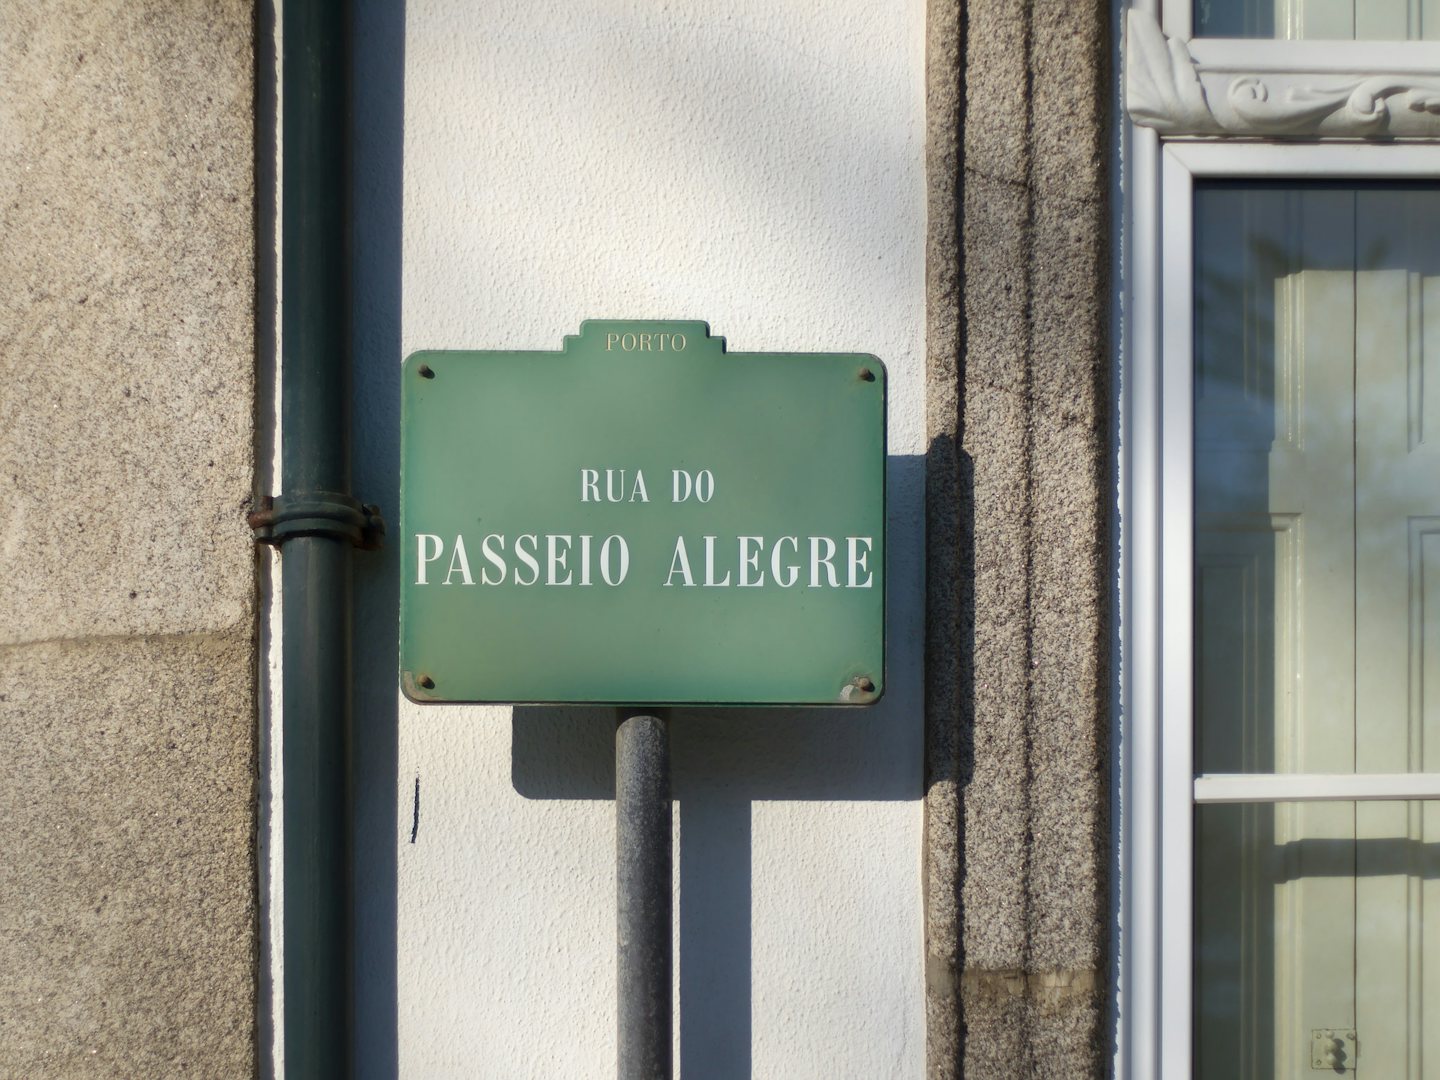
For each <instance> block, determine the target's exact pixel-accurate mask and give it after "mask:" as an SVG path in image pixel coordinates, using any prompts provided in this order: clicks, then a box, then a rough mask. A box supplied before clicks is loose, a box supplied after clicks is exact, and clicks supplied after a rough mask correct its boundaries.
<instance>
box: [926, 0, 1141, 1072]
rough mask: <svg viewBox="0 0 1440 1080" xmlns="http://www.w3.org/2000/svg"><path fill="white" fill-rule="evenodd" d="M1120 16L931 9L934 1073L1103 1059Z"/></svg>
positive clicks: (1006, 8) (1075, 1065) (1057, 0)
mask: <svg viewBox="0 0 1440 1080" xmlns="http://www.w3.org/2000/svg"><path fill="white" fill-rule="evenodd" d="M962 10H963V18H961V17H960V15H961V12H962ZM1108 18H1109V5H1108V4H1107V3H1103V2H1097V0H1084V2H1080V3H1076V2H1073V0H1035V2H1033V3H1027V4H1014V3H1009V2H1002V0H970V2H968V3H965V4H964V5H963V9H962V8H961V5H959V4H958V3H936V4H933V5H932V28H931V35H932V36H931V52H930V60H931V66H930V83H929V86H930V104H931V121H932V123H931V129H930V156H931V162H932V187H931V236H930V249H929V273H930V301H931V310H930V318H931V322H930V326H931V339H930V350H931V353H930V379H931V388H930V395H929V425H930V435H931V438H932V444H931V459H932V468H931V483H930V489H929V500H928V505H929V514H930V522H931V530H930V546H929V563H930V574H931V576H930V596H931V610H930V616H929V624H930V642H929V651H928V654H927V655H928V656H929V658H930V660H931V663H930V668H929V674H928V683H927V691H928V694H929V738H928V742H927V748H928V751H929V754H928V759H927V781H928V793H927V811H928V819H927V825H928V844H927V871H928V886H929V888H928V894H927V914H928V922H927V931H928V935H927V946H928V948H927V952H928V958H929V964H928V973H929V980H928V992H929V994H928V1004H929V1015H930V1025H931V1026H930V1031H931V1039H932V1055H931V1062H930V1073H931V1075H932V1076H933V1077H936V1078H942V1077H943V1078H948V1077H955V1076H959V1075H962V1074H963V1075H965V1076H985V1077H989V1076H1054V1077H1074V1076H1086V1075H1100V1074H1101V1073H1102V1072H1103V1069H1104V1066H1103V1062H1104V1061H1105V1060H1108V1057H1109V1051H1108V1049H1107V1045H1108V1041H1109V1036H1108V1034H1107V1028H1106V1020H1105V1017H1106V1005H1105V1003H1106V1000H1107V996H1106V995H1107V989H1108V970H1109V969H1108V956H1107V947H1106V943H1107V941H1108V934H1109V928H1110V923H1109V914H1108V896H1109V892H1108V882H1107V876H1106V872H1105V868H1106V866H1107V865H1108V858H1109V857H1108V853H1107V852H1108V841H1107V837H1108V835H1109V824H1108V821H1107V815H1106V808H1107V806H1108V803H1109V797H1108V787H1107V783H1108V781H1107V774H1106V762H1107V760H1108V745H1109V744H1108V728H1107V722H1106V719H1105V718H1106V717H1107V716H1108V706H1107V702H1108V700H1109V676H1108V672H1107V663H1106V658H1107V656H1108V652H1109V629H1108V627H1109V598H1108V593H1107V582H1108V581H1109V580H1110V576H1109V574H1108V573H1107V566H1108V552H1109V550H1110V544H1109V540H1108V529H1109V526H1108V507H1109V505H1110V504H1111V501H1112V500H1111V492H1113V490H1114V487H1113V484H1114V480H1113V475H1112V474H1111V471H1110V466H1109V462H1110V461H1111V460H1112V456H1111V453H1110V449H1109V446H1110V444H1109V432H1110V430H1111V424H1112V420H1111V417H1110V412H1109V409H1108V404H1109V402H1110V400H1111V396H1110V390H1109V386H1108V379H1107V372H1108V370H1109V364H1110V361H1109V352H1110V351H1109V345H1108V340H1109V339H1108V330H1107V312H1108V306H1109V299H1108V298H1109V293H1108V287H1107V268H1108V265H1109V254H1108V242H1109V216H1108V205H1107V196H1108V190H1109V188H1108V179H1107V170H1106V160H1107V147H1108V145H1109V143H1108V136H1107V132H1108V123H1109V121H1108V114H1107V103H1108V102H1109V101H1110V99H1111V94H1110V89H1109V78H1108V56H1109V49H1110V44H1109V37H1108ZM962 28H963V29H962ZM957 122H958V123H957ZM947 163H948V165H947ZM942 167H943V168H942ZM957 174H958V178H959V179H958V181H956V180H952V179H942V178H941V177H942V176H944V177H955V176H957ZM950 657H954V658H955V659H953V660H950V659H948V658H950ZM957 998H958V1004H959V1010H958V1012H956V1010H955V1008H954V1005H955V1003H956V1001H957Z"/></svg>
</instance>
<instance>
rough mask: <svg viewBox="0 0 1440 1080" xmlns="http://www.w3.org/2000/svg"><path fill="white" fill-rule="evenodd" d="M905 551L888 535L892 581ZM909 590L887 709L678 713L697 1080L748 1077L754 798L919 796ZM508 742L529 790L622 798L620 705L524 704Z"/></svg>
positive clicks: (676, 793)
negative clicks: (618, 782)
mask: <svg viewBox="0 0 1440 1080" xmlns="http://www.w3.org/2000/svg"><path fill="white" fill-rule="evenodd" d="M923 475H924V459H923V458H921V457H917V456H892V457H891V458H890V459H889V463H888V468H887V478H886V483H887V486H888V488H889V490H890V491H892V492H893V491H901V492H905V493H907V496H910V497H913V495H914V494H915V493H917V492H918V491H919V490H920V485H921V484H923V482H924V481H923ZM890 528H891V530H892V533H893V532H894V529H895V523H894V518H893V516H892V518H891V521H890ZM896 548H897V545H896V544H895V543H894V542H893V541H890V542H887V544H886V550H887V553H888V554H889V555H890V557H891V564H890V565H888V566H887V569H886V576H887V581H888V580H893V579H892V577H891V571H892V569H893V565H894V563H893V560H894V557H895V555H896V554H897V550H896ZM903 557H905V558H908V557H909V555H908V553H907V554H906V555H905V556H903ZM900 592H901V590H899V589H895V588H891V589H890V590H888V594H887V597H886V608H887V610H886V625H887V628H888V629H887V633H888V634H889V641H888V642H887V649H886V692H885V696H884V698H883V699H882V700H881V701H880V702H879V703H878V704H877V705H875V706H873V707H870V708H855V709H840V708H835V709H831V708H803V709H785V708H711V709H704V708H692V709H675V710H672V711H671V713H670V756H671V790H672V793H673V797H674V799H675V802H676V807H677V812H678V817H679V822H680V836H679V843H678V850H677V852H676V862H677V863H678V865H679V871H680V874H679V876H680V897H679V905H678V911H677V919H678V922H679V952H678V954H677V956H676V957H675V961H676V968H677V970H678V977H679V989H680V1009H679V1011H680V1060H679V1066H680V1072H681V1075H683V1076H685V1077H686V1078H687V1080H745V1078H748V1077H750V1076H751V1053H750V1051H751V1042H752V1028H751V1007H752V999H751V970H752V948H751V938H752V934H753V927H752V925H751V908H752V902H751V901H752V895H751V892H752V890H751V855H752V850H751V825H750V822H751V811H752V807H753V805H754V804H755V803H756V802H762V801H763V802H771V801H787V800H798V801H851V800H853V801H866V802H876V801H889V800H901V799H918V798H920V795H921V785H920V774H919V771H918V767H917V766H918V762H919V752H918V748H919V745H920V741H921V730H920V728H921V719H920V718H921V707H922V702H921V693H920V679H919V659H920V658H919V656H918V654H916V650H915V648H914V647H909V648H907V647H906V646H905V645H904V644H903V642H902V640H901V638H900V635H898V634H897V633H896V632H895V631H896V628H897V627H898V626H900V625H901V621H900V620H901V614H902V613H900V612H897V610H896V601H897V594H898V593H900ZM903 599H904V601H905V602H906V603H911V602H913V601H914V597H913V596H909V595H906V596H904V597H903ZM510 746H511V756H510V774H511V782H512V784H513V785H514V788H515V790H516V792H517V793H519V794H520V795H522V796H523V797H525V798H528V799H607V800H608V799H613V798H614V797H615V710H614V708H612V707H608V706H607V707H593V708H591V707H583V708H581V707H560V706H519V707H517V708H516V709H515V710H514V712H513V716H512V721H511V744H510Z"/></svg>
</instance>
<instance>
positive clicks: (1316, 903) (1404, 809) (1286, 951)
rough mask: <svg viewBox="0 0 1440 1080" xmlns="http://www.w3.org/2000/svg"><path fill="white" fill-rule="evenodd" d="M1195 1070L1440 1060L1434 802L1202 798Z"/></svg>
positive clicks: (1319, 1068)
mask: <svg viewBox="0 0 1440 1080" xmlns="http://www.w3.org/2000/svg"><path fill="white" fill-rule="evenodd" d="M1195 832H1196V844H1195V849H1196V874H1195V930H1194V932H1195V1038H1194V1047H1195V1049H1194V1054H1195V1070H1194V1071H1195V1075H1196V1076H1197V1077H1201V1078H1212V1077H1213V1078H1216V1080H1220V1078H1224V1080H1237V1078H1239V1080H1246V1078H1252V1080H1269V1078H1271V1077H1282V1076H1283V1077H1302V1076H1315V1075H1320V1074H1323V1073H1326V1072H1330V1073H1335V1074H1343V1073H1346V1072H1348V1073H1349V1075H1352V1076H1360V1077H1375V1078H1377V1080H1378V1078H1382V1077H1383V1078H1386V1080H1392V1078H1393V1080H1421V1078H1423V1077H1431V1076H1434V1075H1435V1069H1436V1063H1437V1062H1440V802H1434V801H1429V802H1409V803H1404V802H1385V803H1381V802H1370V803H1354V802H1322V803H1278V804H1252V805H1212V806H1201V807H1197V811H1196V821H1195Z"/></svg>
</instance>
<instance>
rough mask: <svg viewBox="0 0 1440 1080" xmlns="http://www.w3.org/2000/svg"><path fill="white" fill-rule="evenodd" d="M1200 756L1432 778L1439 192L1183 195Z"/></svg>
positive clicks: (1437, 744)
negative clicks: (1191, 251) (1188, 225)
mask: <svg viewBox="0 0 1440 1080" xmlns="http://www.w3.org/2000/svg"><path fill="white" fill-rule="evenodd" d="M1195 251H1196V265H1195V283H1196V284H1195V387H1194V391H1195V560H1196V563H1195V577H1194V583H1195V584H1194V588H1195V593H1194V598H1195V618H1196V622H1195V759H1196V765H1197V768H1198V769H1199V771H1201V772H1206V773H1228V772H1249V773H1275V772H1279V773H1289V772H1304V773H1354V772H1366V773H1400V772H1433V771H1440V697H1437V695H1440V483H1437V481H1436V478H1437V477H1440V190H1437V189H1435V188H1433V187H1431V188H1414V187H1409V188H1400V187H1391V186H1384V185H1375V186H1368V187H1364V188H1359V189H1357V188H1340V187H1336V186H1333V185H1329V186H1326V185H1311V186H1300V187H1281V186H1276V185H1270V186H1267V185H1263V184H1251V185H1240V184H1213V185H1208V186H1202V187H1200V188H1198V189H1197V192H1196V199H1195Z"/></svg>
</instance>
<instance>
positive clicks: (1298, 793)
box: [1195, 773, 1440, 803]
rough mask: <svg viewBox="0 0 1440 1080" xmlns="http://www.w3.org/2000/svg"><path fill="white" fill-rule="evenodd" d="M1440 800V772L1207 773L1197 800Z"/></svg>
mask: <svg viewBox="0 0 1440 1080" xmlns="http://www.w3.org/2000/svg"><path fill="white" fill-rule="evenodd" d="M1406 799H1440V773H1360V774H1355V775H1349V774H1336V773H1259V774H1256V773H1207V774H1205V775H1203V776H1199V777H1196V779H1195V801H1196V802H1197V803H1266V802H1329V801H1337V802H1338V801H1343V802H1401V801H1404V800H1406Z"/></svg>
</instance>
